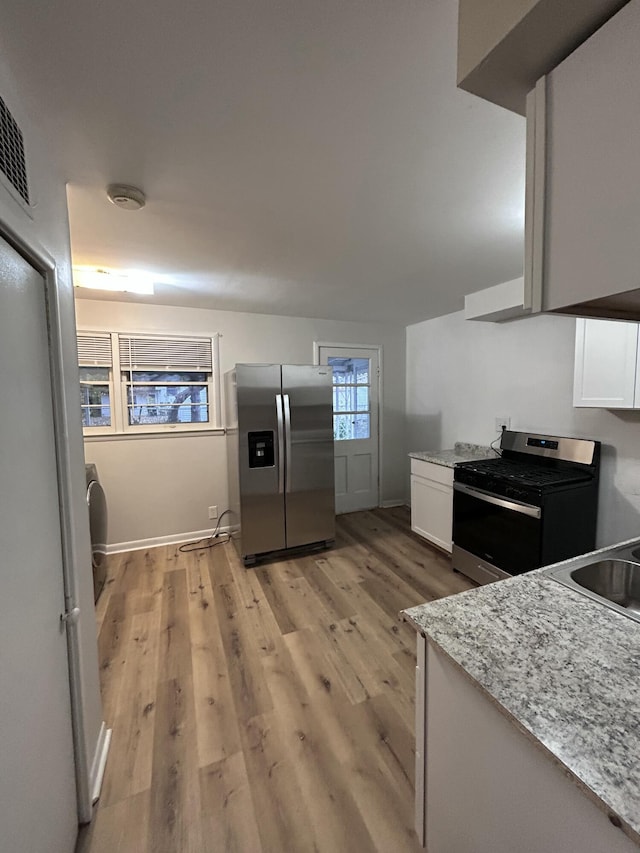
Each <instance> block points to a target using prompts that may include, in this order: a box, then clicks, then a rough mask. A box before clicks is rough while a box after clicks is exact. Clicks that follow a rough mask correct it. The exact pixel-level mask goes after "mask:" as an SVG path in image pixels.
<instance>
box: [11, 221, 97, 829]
mask: <svg viewBox="0 0 640 853" xmlns="http://www.w3.org/2000/svg"><path fill="white" fill-rule="evenodd" d="M0 238H1V239H3V240H5V241H6V242H7V243H8V244H9V245H10V246H11V247H12V248H13V249H14V250H15V251H16V252H17V253H18V254H19V255H20V256H21V257H22V258H24V260H25V261H26V262H27V263H28V264H29V265H30V266H31V267H33V269H34V270H35V271H36V272H37V273H38V274H39V275H41V276H42V279H43V281H44V296H45V306H46V311H47V318H46V321H47V328H48V332H49V335H48V338H49V339H48V342H47V343H48V349H49V373H50V376H51V402H52V410H53V434H54V441H55V456H56V459H55V462H56V471H57V475H58V495H59V509H60V535H61V545H62V583H63V592H64V602H65V610H66V612H67V613H69V612H70V611H71V610H73V608H75V607H76V606H77V604H78V600H79V595H78V578H77V575H76V572H75V568H74V567H75V566H77V565H80V561H79V555H78V554H77V549H76V546H75V538H74V529H75V526H76V525H77V524H80V523H81V521H80V519H78V518H77V517H76V513H75V512H74V509H73V491H72V475H71V455H70V453H69V448H68V444H67V441H66V436H67V435H68V430H67V426H68V422H69V418H68V408H67V395H66V393H65V389H64V381H63V376H64V356H63V328H62V322H61V317H62V300H61V295H60V290H59V287H58V269H57V265H56V262H55V260H54V258H53V257H52V256H51V255H50V254H49V253H48V252H47V251H46V249H44V248H43V247H42V246H41V245H40V244H39V243H38V242H37V241H36V240H34V239H33V238H32V237H29V238H25V237H23V236H22V235H21V234H20V232H19V230H18V229H16V228H14V227H12V226H11V225H10V224H9V223H8V222H7V221H6V220H5V219H4V218H0ZM66 637H67V657H68V662H69V695H70V698H71V728H72V737H73V750H74V763H75V778H76V799H77V813H78V823H79V824H82V823H89V822H90V820H91V818H92V805H93V800H92V791H91V780H90V777H89V773H88V766H89V765H88V755H87V747H86V725H85V720H84V717H83V713H82V708H83V685H82V670H81V666H80V644H79V640H78V629H77V624H76V622H75V621H73V620H69V621H67V622H66Z"/></svg>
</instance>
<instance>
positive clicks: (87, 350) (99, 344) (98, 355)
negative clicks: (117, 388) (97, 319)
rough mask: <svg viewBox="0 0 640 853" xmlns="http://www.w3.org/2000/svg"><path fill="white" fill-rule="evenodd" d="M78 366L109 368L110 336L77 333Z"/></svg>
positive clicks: (97, 333) (96, 333) (105, 333)
mask: <svg viewBox="0 0 640 853" xmlns="http://www.w3.org/2000/svg"><path fill="white" fill-rule="evenodd" d="M78 365H79V366H80V367H111V335H110V334H109V333H108V332H104V333H100V332H95V333H87V332H78Z"/></svg>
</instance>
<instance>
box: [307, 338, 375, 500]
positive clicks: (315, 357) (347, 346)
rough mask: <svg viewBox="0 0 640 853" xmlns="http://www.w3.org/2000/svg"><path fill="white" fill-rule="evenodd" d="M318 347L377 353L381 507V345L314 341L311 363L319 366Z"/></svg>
mask: <svg viewBox="0 0 640 853" xmlns="http://www.w3.org/2000/svg"><path fill="white" fill-rule="evenodd" d="M320 347H336V348H337V349H369V350H371V349H372V350H375V351H376V352H377V353H378V412H377V418H378V448H377V449H378V506H379V507H380V506H382V470H383V467H382V462H383V459H382V446H383V441H382V437H383V426H382V425H383V422H384V419H383V418H382V409H383V405H384V397H383V380H382V377H383V374H384V370H383V362H382V345H381V344H354V343H351V344H347V343H344V342H340V343H336V342H335V341H314V342H313V363H314V364H320Z"/></svg>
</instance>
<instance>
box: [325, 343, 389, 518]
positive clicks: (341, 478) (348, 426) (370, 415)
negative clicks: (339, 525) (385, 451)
mask: <svg viewBox="0 0 640 853" xmlns="http://www.w3.org/2000/svg"><path fill="white" fill-rule="evenodd" d="M318 349H319V360H320V364H328V365H330V366H331V367H332V368H333V437H334V439H335V443H334V451H335V482H336V512H338V513H342V512H355V511H356V510H360V509H370V508H371V507H374V506H378V502H379V500H378V498H379V490H378V408H379V400H378V397H379V390H378V386H379V351H378V350H377V349H368V348H364V347H356V346H353V347H347V346H328V345H327V346H325V345H322V344H321V345H320V346H319V348H318Z"/></svg>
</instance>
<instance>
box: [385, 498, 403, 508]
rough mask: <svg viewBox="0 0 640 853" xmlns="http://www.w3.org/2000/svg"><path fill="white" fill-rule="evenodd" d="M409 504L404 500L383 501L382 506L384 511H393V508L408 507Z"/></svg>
mask: <svg viewBox="0 0 640 853" xmlns="http://www.w3.org/2000/svg"><path fill="white" fill-rule="evenodd" d="M406 505H407V502H406V501H404V500H395V501H382V503H381V504H380V506H381V507H382V508H383V509H391V507H393V506H406Z"/></svg>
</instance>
